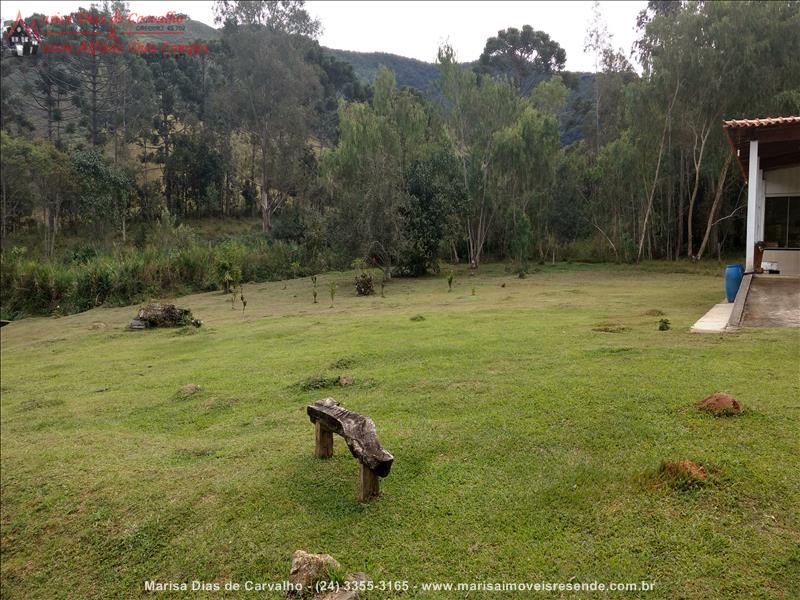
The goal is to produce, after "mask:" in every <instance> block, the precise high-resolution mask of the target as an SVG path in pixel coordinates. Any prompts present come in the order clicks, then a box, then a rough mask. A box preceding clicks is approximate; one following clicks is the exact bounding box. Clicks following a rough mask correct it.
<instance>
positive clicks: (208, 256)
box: [0, 239, 332, 318]
mask: <svg viewBox="0 0 800 600" xmlns="http://www.w3.org/2000/svg"><path fill="white" fill-rule="evenodd" d="M1 260H2V262H1V263H0V313H1V314H2V315H3V318H20V317H23V316H29V315H52V314H70V313H75V312H81V311H84V310H88V309H90V308H94V307H95V306H100V305H103V304H111V305H126V304H132V303H135V302H140V301H143V300H146V299H150V298H158V297H162V296H165V295H173V294H182V293H188V292H192V291H211V290H216V289H222V288H223V287H225V282H226V281H227V282H228V284H229V285H238V284H239V283H243V282H250V281H272V280H278V279H287V278H290V277H301V276H306V275H310V274H313V273H318V272H321V271H324V270H326V269H327V268H329V267H330V266H332V264H331V262H332V261H331V257H315V258H312V259H308V257H306V256H305V253H304V252H303V249H302V248H301V247H300V246H298V245H296V244H291V243H286V242H281V241H277V242H269V241H267V240H265V239H258V240H246V241H240V240H235V239H230V240H226V241H224V242H222V243H220V244H217V245H210V244H202V243H199V242H192V243H189V244H186V245H184V246H183V247H180V248H172V249H159V248H148V249H144V250H137V249H133V248H128V249H125V250H124V251H121V252H119V253H118V254H117V255H88V256H87V257H86V258H85V260H82V261H80V260H79V261H75V260H69V261H66V262H65V263H64V264H60V263H56V262H44V261H32V260H28V259H26V258H25V255H24V253H21V252H3V255H2V259H1Z"/></svg>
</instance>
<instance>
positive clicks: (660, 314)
mask: <svg viewBox="0 0 800 600" xmlns="http://www.w3.org/2000/svg"><path fill="white" fill-rule="evenodd" d="M643 314H644V316H645V317H663V316H664V315H665V314H666V313H665V312H664V311H661V310H658V309H657V308H651V309H650V310H646V311H645V312H644V313H643Z"/></svg>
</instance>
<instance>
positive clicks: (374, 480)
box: [358, 463, 381, 502]
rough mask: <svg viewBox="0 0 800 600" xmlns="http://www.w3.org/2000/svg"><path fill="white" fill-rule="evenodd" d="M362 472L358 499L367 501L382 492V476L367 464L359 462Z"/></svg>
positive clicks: (359, 477) (359, 480) (359, 479)
mask: <svg viewBox="0 0 800 600" xmlns="http://www.w3.org/2000/svg"><path fill="white" fill-rule="evenodd" d="M359 466H360V467H361V472H360V473H359V476H358V501H359V502H367V501H369V500H370V499H372V498H373V497H375V496H379V495H380V493H381V489H380V487H381V484H380V478H379V477H378V475H377V474H376V473H375V472H374V471H373V470H372V469H370V468H369V467H367V466H366V465H363V464H361V463H359Z"/></svg>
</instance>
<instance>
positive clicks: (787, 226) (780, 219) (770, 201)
mask: <svg viewBox="0 0 800 600" xmlns="http://www.w3.org/2000/svg"><path fill="white" fill-rule="evenodd" d="M764 242H766V244H767V247H768V248H800V196H778V197H774V198H767V199H766V206H765V207H764Z"/></svg>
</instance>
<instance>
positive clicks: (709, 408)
mask: <svg viewBox="0 0 800 600" xmlns="http://www.w3.org/2000/svg"><path fill="white" fill-rule="evenodd" d="M697 408H699V409H700V410H703V411H705V412H709V413H711V414H713V415H716V416H718V417H720V416H734V415H738V414H741V412H742V405H741V404H739V401H738V400H736V398H734V397H733V396H729V395H728V394H721V393H716V394H711V395H710V396H706V397H705V398H703V399H702V400H701V401H700V402H698V403H697Z"/></svg>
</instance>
